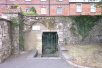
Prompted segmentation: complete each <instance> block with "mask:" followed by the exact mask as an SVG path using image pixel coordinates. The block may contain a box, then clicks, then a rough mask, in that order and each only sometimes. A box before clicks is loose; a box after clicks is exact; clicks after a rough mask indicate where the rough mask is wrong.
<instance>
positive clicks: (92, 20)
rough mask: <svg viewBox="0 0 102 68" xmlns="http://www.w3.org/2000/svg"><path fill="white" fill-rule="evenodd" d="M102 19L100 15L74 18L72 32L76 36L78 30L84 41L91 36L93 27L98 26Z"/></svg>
mask: <svg viewBox="0 0 102 68" xmlns="http://www.w3.org/2000/svg"><path fill="white" fill-rule="evenodd" d="M100 18H101V16H100V15H97V16H91V15H78V16H72V19H73V21H74V22H73V24H72V26H71V28H70V30H71V32H72V33H73V34H74V35H77V34H76V32H75V31H76V30H77V31H78V34H80V35H81V36H82V41H84V39H85V38H86V37H87V36H88V35H89V32H90V30H92V27H94V26H95V25H97V22H98V20H99V19H100Z"/></svg>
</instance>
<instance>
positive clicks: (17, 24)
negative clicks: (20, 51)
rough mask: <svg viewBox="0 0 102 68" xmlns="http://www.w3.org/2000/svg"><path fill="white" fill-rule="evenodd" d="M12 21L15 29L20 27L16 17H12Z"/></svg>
mask: <svg viewBox="0 0 102 68" xmlns="http://www.w3.org/2000/svg"><path fill="white" fill-rule="evenodd" d="M10 21H11V22H12V25H13V27H16V26H19V23H18V22H17V21H18V20H17V19H16V18H15V17H11V18H10Z"/></svg>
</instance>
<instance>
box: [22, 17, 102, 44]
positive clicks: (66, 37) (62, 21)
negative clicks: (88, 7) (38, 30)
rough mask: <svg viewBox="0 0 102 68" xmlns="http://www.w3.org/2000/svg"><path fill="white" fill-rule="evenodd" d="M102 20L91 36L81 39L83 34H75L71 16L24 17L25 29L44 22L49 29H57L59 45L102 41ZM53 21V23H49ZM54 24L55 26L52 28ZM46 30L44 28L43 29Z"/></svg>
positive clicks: (28, 29)
mask: <svg viewBox="0 0 102 68" xmlns="http://www.w3.org/2000/svg"><path fill="white" fill-rule="evenodd" d="M101 21H102V20H101V19H100V21H99V22H98V25H96V26H94V27H93V29H92V30H91V31H90V33H89V36H88V37H87V38H86V39H85V40H84V41H81V39H82V36H81V35H79V34H78V35H77V36H75V35H73V33H72V32H71V30H70V28H71V26H72V23H73V20H72V19H71V17H70V16H25V17H24V31H25V32H27V31H28V32H29V31H31V30H32V29H31V28H32V24H34V23H42V24H43V25H44V26H46V27H47V28H48V29H49V31H52V32H53V31H56V32H57V33H58V35H59V45H63V44H64V45H66V44H76V43H83V42H85V43H86V42H98V41H102V29H101V27H102V22H101ZM49 23H52V24H49ZM51 26H53V28H51ZM43 31H44V30H43Z"/></svg>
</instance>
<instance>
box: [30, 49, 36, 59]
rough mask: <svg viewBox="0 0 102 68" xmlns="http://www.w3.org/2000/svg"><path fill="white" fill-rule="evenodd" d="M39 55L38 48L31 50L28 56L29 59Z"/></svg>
mask: <svg viewBox="0 0 102 68" xmlns="http://www.w3.org/2000/svg"><path fill="white" fill-rule="evenodd" d="M36 55H37V50H34V51H31V53H30V55H29V56H28V59H32V58H34V57H35V56H36Z"/></svg>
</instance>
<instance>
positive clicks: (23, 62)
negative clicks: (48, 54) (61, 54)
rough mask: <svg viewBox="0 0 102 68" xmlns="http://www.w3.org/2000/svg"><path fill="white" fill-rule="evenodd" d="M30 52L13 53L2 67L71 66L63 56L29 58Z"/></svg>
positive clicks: (48, 67)
mask: <svg viewBox="0 0 102 68" xmlns="http://www.w3.org/2000/svg"><path fill="white" fill-rule="evenodd" d="M29 53H30V52H25V53H23V54H20V55H13V56H11V57H10V58H9V59H7V60H5V61H4V62H3V63H1V64H0V68H71V67H69V66H68V65H67V63H66V62H65V61H64V60H62V59H61V58H52V59H51V58H35V59H32V58H31V59H30V58H28V56H29Z"/></svg>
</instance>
